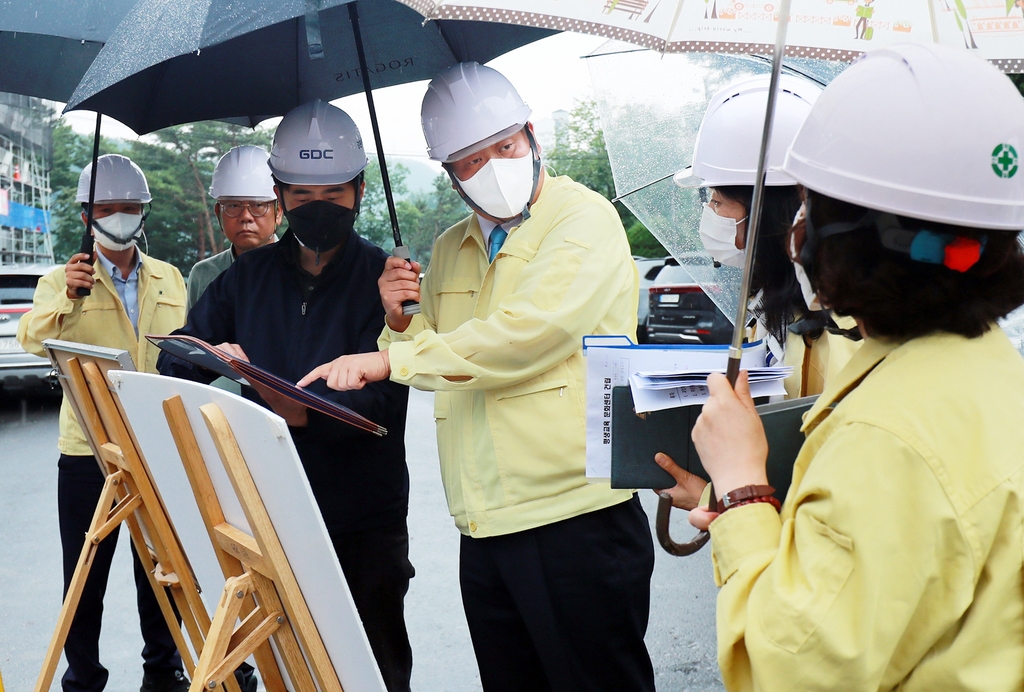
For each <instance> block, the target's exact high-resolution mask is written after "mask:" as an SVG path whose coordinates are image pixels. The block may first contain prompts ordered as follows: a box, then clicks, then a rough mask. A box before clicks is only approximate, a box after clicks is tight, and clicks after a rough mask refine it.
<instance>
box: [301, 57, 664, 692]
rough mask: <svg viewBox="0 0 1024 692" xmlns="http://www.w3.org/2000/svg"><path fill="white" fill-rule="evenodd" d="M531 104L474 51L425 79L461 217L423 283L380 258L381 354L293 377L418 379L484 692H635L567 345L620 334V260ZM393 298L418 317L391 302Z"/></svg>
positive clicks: (639, 655)
mask: <svg viewBox="0 0 1024 692" xmlns="http://www.w3.org/2000/svg"><path fill="white" fill-rule="evenodd" d="M530 112H531V111H530V108H529V107H528V106H527V105H526V104H525V103H524V102H523V101H522V99H521V98H520V97H519V94H518V93H517V92H516V90H515V88H514V87H513V86H512V85H511V84H510V83H509V82H508V80H507V79H505V77H504V76H502V75H501V74H500V73H498V72H496V71H495V70H493V69H490V68H488V67H482V66H480V65H478V64H476V63H462V64H459V65H456V66H454V67H452V68H450V69H449V70H447V71H445V72H443V73H441V74H440V75H438V76H437V77H435V78H434V80H432V81H431V83H430V86H429V87H428V89H427V94H426V96H425V97H424V99H423V107H422V112H421V116H422V123H423V131H424V135H425V137H426V140H427V144H428V148H429V153H430V157H431V158H432V159H434V160H436V161H439V162H441V163H442V164H443V166H444V168H445V170H446V171H447V172H448V175H449V177H450V178H451V180H452V185H453V187H454V188H455V190H457V191H458V192H459V194H460V195H461V196H462V198H463V199H464V200H465V201H466V203H467V204H468V205H469V206H470V207H471V208H472V209H473V211H474V212H475V213H474V214H472V215H471V216H469V217H468V218H466V219H464V220H463V221H462V222H460V223H458V224H456V225H455V226H453V227H452V228H450V229H448V230H447V231H445V233H443V234H442V235H441V236H440V237H439V238H438V240H437V242H436V244H435V246H434V251H433V255H432V258H431V263H430V266H429V267H428V269H427V271H426V274H425V276H424V279H423V285H422V288H420V287H419V286H418V284H417V281H416V280H417V275H418V271H419V265H417V264H416V263H409V262H406V261H404V260H401V259H398V258H390V259H389V260H388V261H387V264H386V269H385V271H384V273H383V275H382V276H381V279H380V282H379V286H380V290H381V298H382V301H383V303H384V309H385V311H386V313H387V326H386V328H385V329H384V332H383V334H382V335H381V339H380V341H379V342H378V343H379V345H380V347H381V348H382V349H383V350H381V351H379V352H378V353H369V354H361V355H357V356H351V357H343V358H340V359H338V360H336V361H334V362H333V363H330V364H328V365H325V366H322V367H320V368H317V369H316V370H314V371H313V372H311V373H310V374H309V375H308V376H307V377H306V378H304V379H303V382H302V383H309V382H313V381H314V380H315V379H317V378H319V377H323V378H325V379H327V382H328V386H330V387H334V388H339V389H352V388H360V387H363V386H365V385H367V384H368V383H370V382H374V381H377V380H381V379H386V378H390V379H391V380H392V381H394V382H400V383H403V384H409V385H411V386H413V387H416V388H418V389H425V390H433V391H434V392H435V402H434V417H435V419H436V420H437V439H438V448H439V453H440V460H441V474H442V479H443V481H444V486H445V492H446V495H447V499H448V506H449V509H450V511H451V514H452V516H453V517H454V518H455V524H456V526H457V527H458V529H459V531H460V532H461V533H462V543H461V556H460V581H461V586H462V597H463V604H464V607H465V611H466V618H467V621H468V623H469V629H470V634H471V635H472V639H473V647H474V650H475V653H476V658H477V662H478V664H479V667H480V678H481V681H482V683H483V688H484V690H485V691H486V692H494V691H504V690H508V691H520V690H521V691H522V692H534V691H536V690H559V691H561V690H597V689H603V690H622V691H632V690H643V691H653V690H654V675H653V670H652V666H651V661H650V657H649V655H648V653H647V649H646V647H645V645H644V641H643V637H644V633H645V631H646V628H647V618H648V612H649V606H650V577H651V572H652V570H653V566H654V552H653V545H652V541H651V536H650V529H649V527H648V522H647V518H646V516H645V515H644V512H643V510H642V509H641V507H640V504H639V501H638V500H637V499H636V497H635V496H634V494H633V493H632V492H631V491H628V490H612V489H611V488H609V486H608V484H607V483H588V482H587V479H586V476H585V453H586V450H585V446H586V444H585V438H586V436H585V411H584V407H585V392H584V386H585V376H586V367H585V362H584V358H583V353H582V348H581V346H582V339H583V337H584V336H587V335H590V334H632V333H634V332H635V329H636V303H637V296H638V278H637V273H636V268H635V265H634V263H633V261H632V259H631V257H630V252H629V245H628V243H627V241H626V235H625V233H624V231H623V228H622V224H621V223H620V221H619V217H618V214H617V213H616V212H615V210H614V208H613V207H612V206H611V204H609V203H608V202H607V200H605V199H603V198H602V197H600V196H599V195H597V194H596V193H594V192H592V191H590V190H588V189H586V188H585V187H583V186H581V185H579V184H577V183H575V182H573V181H572V180H570V179H568V178H565V177H558V178H550V177H548V176H547V175H546V173H545V172H544V170H543V168H542V166H541V160H540V147H539V146H538V145H537V143H536V140H535V138H534V135H533V126H532V125H531V124H530V123H529V116H530ZM409 299H413V300H419V301H421V309H422V312H421V314H420V315H417V316H414V317H408V316H405V315H403V314H402V310H401V304H402V301H404V300H409ZM300 384H301V383H300Z"/></svg>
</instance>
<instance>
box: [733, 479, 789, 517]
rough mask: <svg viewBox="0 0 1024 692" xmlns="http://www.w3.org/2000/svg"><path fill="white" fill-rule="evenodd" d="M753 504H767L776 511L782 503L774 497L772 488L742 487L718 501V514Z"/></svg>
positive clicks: (761, 486) (765, 486)
mask: <svg viewBox="0 0 1024 692" xmlns="http://www.w3.org/2000/svg"><path fill="white" fill-rule="evenodd" d="M755 502H767V503H768V504H770V505H771V506H773V507H774V508H775V509H776V510H779V509H781V508H782V503H781V502H779V500H778V498H776V497H775V488H773V487H772V486H770V485H744V486H743V487H742V488H736V489H735V490H730V491H729V492H727V493H726V494H725V495H723V496H722V499H721V500H719V501H718V513H719V514H721V513H722V512H724V511H726V510H727V509H732V508H733V507H739V506H740V505H749V504H753V503H755Z"/></svg>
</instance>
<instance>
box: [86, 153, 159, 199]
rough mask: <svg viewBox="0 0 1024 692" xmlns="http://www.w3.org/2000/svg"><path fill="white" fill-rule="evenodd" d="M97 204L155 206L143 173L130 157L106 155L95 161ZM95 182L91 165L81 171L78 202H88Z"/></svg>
mask: <svg viewBox="0 0 1024 692" xmlns="http://www.w3.org/2000/svg"><path fill="white" fill-rule="evenodd" d="M96 170H98V171H99V175H98V176H97V177H96V197H95V201H96V202H142V203H146V202H152V201H153V197H152V196H151V195H150V194H149V185H148V184H147V183H146V176H145V174H144V173H143V172H142V169H141V168H139V167H138V166H136V165H135V164H134V163H133V162H132V160H131V159H130V158H128V157H127V156H121V155H120V154H104V155H103V156H101V157H99V158H98V159H96ZM91 178H92V163H90V164H89V165H88V166H86V167H85V168H84V169H82V174H81V175H80V176H78V194H77V195H75V201H76V202H88V201H89V185H90V182H91Z"/></svg>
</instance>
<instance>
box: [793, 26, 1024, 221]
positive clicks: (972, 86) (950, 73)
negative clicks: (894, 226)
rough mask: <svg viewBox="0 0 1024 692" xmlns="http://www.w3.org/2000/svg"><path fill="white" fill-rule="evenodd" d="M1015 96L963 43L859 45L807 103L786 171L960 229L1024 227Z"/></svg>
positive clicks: (837, 193) (827, 191) (1022, 132)
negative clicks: (864, 48)
mask: <svg viewBox="0 0 1024 692" xmlns="http://www.w3.org/2000/svg"><path fill="white" fill-rule="evenodd" d="M1022 152H1024V99H1022V98H1021V95H1020V92H1018V91H1017V89H1016V88H1015V87H1014V85H1013V83H1012V82H1011V81H1010V80H1009V79H1007V77H1006V75H1004V74H1002V73H1001V72H999V70H997V69H996V68H995V67H993V66H991V65H989V64H988V63H987V62H985V61H984V60H982V59H981V58H979V57H976V56H974V55H971V53H970V51H967V50H963V49H962V48H961V49H957V48H951V47H946V46H942V45H910V44H902V45H897V46H889V47H886V48H880V49H878V50H873V51H871V52H869V53H866V54H865V55H864V56H862V57H861V58H860V59H859V60H857V61H856V62H855V63H854V64H853V65H851V66H850V67H849V68H848V69H847V70H846V71H845V72H843V73H842V74H840V75H839V76H838V77H836V79H835V81H833V82H832V83H831V84H830V85H829V86H828V87H827V88H826V89H825V91H824V92H823V93H822V95H821V98H819V99H818V102H817V103H816V104H815V105H814V108H813V109H811V113H810V115H809V116H808V117H807V121H806V122H805V123H804V126H803V128H802V129H801V130H800V132H799V134H797V137H796V140H795V141H794V142H793V146H792V147H791V148H790V150H789V154H788V155H787V157H786V161H785V163H784V165H783V170H785V171H786V172H787V173H789V174H790V175H791V176H793V178H794V179H796V180H797V182H799V183H801V184H803V185H806V186H807V187H808V188H810V189H812V190H814V191H816V192H819V193H821V194H823V195H827V196H829V197H833V198H835V199H839V200H843V201H845V202H850V203H852V204H857V205H860V206H864V207H868V208H870V209H875V210H878V211H883V212H889V213H892V214H897V215H903V216H909V217H913V218H915V219H923V220H926V221H935V222H938V223H948V224H952V225H957V226H968V227H974V228H988V229H994V230H1007V231H1018V230H1020V229H1024V171H1021V170H1020V168H1021V166H1020V154H1021V153H1022Z"/></svg>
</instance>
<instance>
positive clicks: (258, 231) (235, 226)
mask: <svg viewBox="0 0 1024 692" xmlns="http://www.w3.org/2000/svg"><path fill="white" fill-rule="evenodd" d="M269 158H270V155H269V154H268V153H267V151H266V149H263V148H261V147H255V146H240V147H235V148H234V149H232V150H231V151H229V152H228V153H226V154H224V156H222V157H221V158H220V161H218V162H217V168H216V169H215V170H214V171H213V184H212V185H210V196H211V197H213V198H214V199H215V200H217V204H216V205H215V206H214V208H213V211H214V213H215V214H216V215H217V220H218V221H219V222H220V227H221V230H223V231H224V235H226V236H227V238H228V240H229V241H230V242H231V246H230V247H228V248H227V249H226V250H224V251H223V252H219V253H217V254H216V255H213V256H212V257H207V258H206V259H204V260H200V261H199V262H196V264H195V266H194V267H192V272H191V273H190V274H189V275H188V309H189V310H191V309H192V306H193V305H195V304H196V301H197V300H199V296H201V295H203V291H205V290H206V287H207V286H209V285H210V282H211V281H213V280H214V279H215V278H217V277H218V276H219V275H220V273H221V272H223V271H224V270H225V269H227V268H228V267H230V266H231V263H232V262H234V261H235V258H236V257H238V256H239V255H241V254H242V253H243V252H248V251H249V250H254V249H256V248H258V247H263V246H264V245H267V244H268V243H272V242H274V241H275V240H276V238H277V236H276V235H275V231H277V227H278V226H279V225H280V223H281V215H282V209H281V208H280V206H278V204H277V197H276V195H275V194H274V181H273V179H272V178H271V176H270V169H269V168H268V167H267V159H269Z"/></svg>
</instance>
